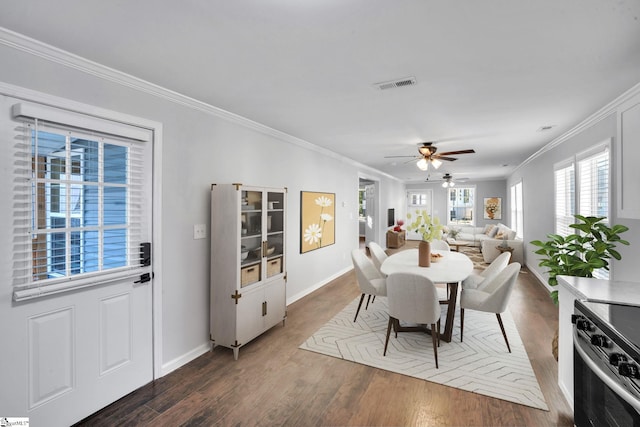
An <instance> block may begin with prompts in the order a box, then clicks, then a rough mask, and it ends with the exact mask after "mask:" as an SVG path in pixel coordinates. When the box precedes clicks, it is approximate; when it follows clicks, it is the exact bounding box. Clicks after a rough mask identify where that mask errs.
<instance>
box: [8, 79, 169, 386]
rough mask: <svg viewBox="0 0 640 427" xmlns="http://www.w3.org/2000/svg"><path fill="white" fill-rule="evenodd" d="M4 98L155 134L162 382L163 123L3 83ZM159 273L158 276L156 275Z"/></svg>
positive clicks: (156, 337)
mask: <svg viewBox="0 0 640 427" xmlns="http://www.w3.org/2000/svg"><path fill="white" fill-rule="evenodd" d="M0 94H2V95H6V96H9V97H13V98H19V99H22V100H25V101H31V102H36V103H40V104H47V105H52V106H55V107H58V108H62V109H65V110H69V111H73V112H77V113H81V114H85V115H90V116H94V117H98V118H101V119H104V120H111V121H115V122H119V123H125V124H128V125H132V126H137V127H141V128H144V129H148V130H149V131H151V133H152V134H153V138H152V140H151V144H152V153H153V154H152V155H153V159H152V165H151V173H152V188H151V191H152V194H153V203H152V210H153V212H152V214H151V218H152V219H151V229H152V233H151V234H152V242H153V243H152V255H153V261H152V266H153V271H154V276H155V277H154V278H153V279H152V280H151V284H150V286H151V302H152V307H151V317H152V319H151V320H152V331H153V332H152V334H153V336H152V341H153V342H152V353H153V354H152V360H151V363H152V372H153V379H154V380H155V379H158V378H160V377H162V376H163V375H164V373H163V370H162V277H163V274H162V265H163V263H162V235H161V227H160V225H161V224H162V218H161V212H162V211H161V207H162V135H163V129H162V123H160V122H157V121H154V120H148V119H143V118H141V117H137V116H132V115H129V114H125V113H120V112H117V111H112V110H107V109H103V108H100V107H96V106H94V105H90V104H84V103H81V102H77V101H72V100H70V99H67V98H62V97H58V96H55V95H49V94H46V93H42V92H39V91H35V90H32V89H27V88H24V87H21V86H16V85H12V84H9V83H4V82H0ZM155 273H157V274H155Z"/></svg>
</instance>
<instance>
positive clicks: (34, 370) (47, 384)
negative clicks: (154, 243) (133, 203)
mask: <svg viewBox="0 0 640 427" xmlns="http://www.w3.org/2000/svg"><path fill="white" fill-rule="evenodd" d="M17 102H20V100H18V99H15V98H10V97H6V96H2V97H0V111H1V112H2V114H0V139H1V140H2V141H4V143H5V152H10V151H11V150H10V146H11V144H10V143H9V141H15V140H16V139H17V138H16V129H17V128H18V127H19V125H16V122H15V121H14V120H12V119H11V106H12V105H13V104H15V103H17ZM67 144H68V143H67ZM141 144H145V146H144V148H143V153H142V162H141V164H140V165H136V166H135V167H140V168H144V171H143V173H141V174H140V176H141V177H142V180H143V181H144V183H143V184H142V185H141V193H140V194H137V195H136V196H135V197H142V198H144V200H145V204H146V205H147V206H152V205H153V204H152V191H151V189H152V185H151V176H152V175H151V162H152V142H144V143H141ZM100 147H101V148H100V150H101V151H105V149H104V148H102V146H100ZM81 151H82V150H76V151H74V152H73V153H72V154H71V155H69V157H68V158H71V157H72V156H75V153H77V152H81ZM47 155H49V156H50V157H51V156H53V155H54V154H46V153H39V154H38V158H39V159H45V160H41V161H42V162H43V164H45V163H46V164H48V165H50V164H51V161H50V160H46V156H47ZM2 157H3V159H2V160H0V162H1V163H0V176H1V177H2V182H4V183H5V185H4V186H0V187H1V188H2V189H1V190H0V196H2V197H3V199H4V200H13V194H14V193H13V191H14V188H13V185H12V184H14V182H15V178H14V177H13V175H12V173H13V171H14V166H15V165H14V163H15V158H14V156H9V155H6V156H2ZM34 158H35V157H34ZM105 158H106V157H105ZM72 161H73V160H72ZM107 161H108V160H105V162H107ZM75 167H76V163H74V166H73V167H69V169H67V171H69V170H72V169H74V168H75ZM129 167H132V166H131V165H130V166H129ZM106 168H107V166H105V173H107V174H108V173H110V172H106V171H107V169H106ZM73 173H78V172H77V171H76V170H75V169H74V172H73ZM70 175H71V173H69V172H67V174H66V175H65V176H66V177H65V178H62V179H61V181H60V182H62V184H61V186H67V187H66V188H67V190H65V191H66V192H65V191H62V190H59V189H58V188H54V187H53V184H52V183H54V182H55V179H59V178H58V177H53V178H51V179H49V178H47V179H49V181H47V182H44V183H42V188H43V189H44V188H45V187H46V190H42V191H41V190H40V187H38V188H37V189H36V190H34V194H36V195H37V196H36V197H40V196H41V193H42V194H45V193H46V198H47V199H46V200H47V201H46V203H45V204H46V205H47V208H46V211H47V212H49V211H53V210H54V209H53V208H51V204H52V203H54V202H55V203H60V204H61V206H62V207H61V208H60V211H61V212H62V214H60V216H59V217H58V216H56V215H54V214H49V213H47V214H46V215H45V214H42V215H40V219H39V221H43V223H44V222H46V221H52V220H56V221H58V220H60V218H62V220H61V221H62V222H61V224H63V225H61V228H66V229H67V237H66V238H65V237H64V236H63V237H60V236H62V233H61V234H58V236H55V235H54V234H53V233H52V234H49V235H48V237H44V238H42V246H41V248H42V249H39V250H40V255H36V253H37V252H38V250H36V249H35V248H34V249H33V257H31V256H30V258H31V259H30V262H32V263H33V268H32V269H31V271H33V274H34V275H35V274H36V273H35V272H36V270H37V269H38V268H42V269H43V271H45V273H38V274H45V277H46V278H50V277H57V276H55V274H57V272H56V271H54V270H55V268H56V263H58V262H59V263H60V265H62V266H63V267H62V268H64V265H65V262H66V265H67V267H66V268H67V272H68V271H69V269H72V268H81V267H77V265H79V264H80V263H87V265H88V264H90V262H89V261H88V260H86V259H83V258H82V257H84V256H85V255H78V252H77V251H76V249H78V248H81V247H83V245H84V246H88V245H91V244H92V242H94V241H95V242H98V241H99V242H100V248H101V249H100V250H98V251H96V253H98V255H99V257H100V258H101V259H102V260H101V261H96V263H100V264H99V265H100V266H102V265H103V264H106V263H109V262H114V261H113V260H114V259H116V256H111V258H110V255H109V253H108V252H109V251H110V246H109V243H108V240H109V239H113V238H114V237H115V236H116V235H117V234H119V230H116V229H117V228H118V227H117V226H111V225H108V224H107V225H106V226H105V227H104V229H103V230H102V231H99V232H92V231H83V233H85V234H84V235H83V236H84V237H82V238H77V236H79V235H81V234H80V232H77V233H76V232H74V231H73V230H71V231H69V230H70V229H72V228H73V227H76V226H77V225H76V222H75V219H74V218H75V217H73V216H72V215H71V216H70V215H67V217H66V218H67V219H66V221H67V222H66V226H65V225H64V224H65V219H64V218H65V216H64V215H65V213H64V210H65V207H64V206H65V203H66V210H67V211H69V210H70V209H74V208H78V206H79V204H80V203H81V202H80V201H79V202H78V203H77V204H76V205H73V203H74V201H73V200H71V201H70V202H65V197H66V198H68V199H73V197H74V194H73V191H74V189H75V188H77V185H76V184H75V182H73V181H72V178H70V177H69V176H70ZM48 176H49V175H48ZM54 178H55V179H54ZM64 180H66V182H65V181H64ZM84 187H86V188H84V189H81V190H76V191H77V192H82V191H85V192H90V191H91V190H90V189H88V187H90V185H85V186H84ZM107 187H108V186H104V188H103V189H100V190H99V192H100V194H103V193H104V198H105V200H107V199H108V198H109V197H112V200H116V202H117V203H113V206H110V205H109V206H106V207H105V208H104V209H101V210H100V214H99V215H100V218H108V217H109V215H111V217H112V218H115V217H116V216H117V214H114V213H113V212H112V211H115V210H116V209H118V208H117V207H114V206H116V205H121V204H122V203H120V199H118V197H119V196H118V194H119V193H120V190H119V189H117V188H116V187H112V188H107ZM52 188H54V189H55V191H53V190H52ZM95 192H96V193H97V192H98V191H97V190H96V191H95ZM101 197H102V196H101ZM128 197H134V196H132V195H129V196H128ZM43 198H44V196H43ZM83 199H84V200H83V203H87V204H89V203H93V202H92V201H91V200H90V199H91V198H90V197H88V196H86V197H83ZM130 200H131V199H128V201H127V202H126V203H127V204H128V203H130ZM38 203H40V202H38ZM105 204H107V202H106V201H105ZM33 210H34V211H42V212H44V211H45V210H44V209H43V208H42V207H41V205H40V204H38V205H37V207H34V208H33ZM82 210H84V211H88V210H89V208H88V207H87V206H84V207H82ZM12 212H13V210H12V209H10V208H9V207H8V206H7V208H5V209H2V210H0V220H2V221H3V223H4V224H5V226H4V227H2V229H1V231H0V237H1V239H0V241H2V242H3V243H2V244H1V246H0V250H1V252H0V258H2V264H1V265H2V267H1V270H0V271H1V272H2V275H3V280H2V283H3V286H2V287H1V288H0V336H1V337H2V345H3V349H2V351H1V352H0V378H2V383H3V386H2V387H0V416H3V417H4V416H7V417H28V418H29V420H30V423H31V425H34V426H40V425H46V426H68V425H71V424H73V423H75V422H77V421H79V420H81V419H83V418H85V417H87V416H89V415H91V414H92V413H94V412H96V411H98V410H99V409H101V408H103V407H105V406H107V405H109V404H110V403H112V402H114V401H115V400H117V399H119V398H120V397H123V396H125V395H126V394H128V393H130V392H132V391H134V390H136V389H137V388H139V387H141V386H143V385H145V384H147V383H149V382H150V381H152V380H153V348H152V342H153V340H152V314H153V313H152V281H148V282H146V283H134V282H135V281H137V280H138V279H139V276H136V277H128V278H126V279H119V280H110V281H108V282H106V283H103V284H100V283H95V282H94V283H87V286H85V287H79V288H74V289H72V290H66V291H64V292H59V293H51V294H50V295H47V296H40V297H36V298H32V299H26V300H24V301H18V302H16V301H14V293H13V291H14V289H13V288H12V282H13V280H12V278H11V276H12V272H13V271H14V269H15V268H16V267H15V262H12V259H13V258H14V257H15V253H13V254H12V250H14V248H13V242H12V239H13V238H12V233H13V232H14V231H13V227H12V224H13V223H14V221H15V218H14V217H13V213H12ZM110 212H111V213H110ZM79 215H82V214H79ZM144 216H145V218H142V221H141V222H142V223H143V224H144V226H143V227H141V229H140V230H139V233H140V234H139V235H138V236H137V238H138V239H141V240H143V241H147V242H151V228H152V227H151V224H152V213H151V209H150V208H149V209H147V210H146V211H145V215H144ZM70 218H72V219H70ZM86 222H89V221H86ZM107 222H108V221H107ZM114 222H117V221H116V220H114ZM110 227H111V228H110ZM74 233H75V234H74ZM91 233H94V234H98V233H102V236H103V237H100V238H97V237H93V236H90V235H91ZM40 238H41V235H40V234H38V235H36V234H34V235H33V238H32V239H33V240H32V242H36V241H37V240H38V239H40ZM56 239H57V240H56ZM65 239H66V242H65ZM74 239H75V240H74ZM32 244H33V245H34V247H35V243H32ZM65 244H66V246H67V247H69V246H70V245H75V246H74V249H73V250H66V255H65V247H64V246H65ZM60 245H62V246H60ZM136 250H137V249H136ZM56 251H58V252H56ZM43 257H46V259H47V260H46V262H45V263H48V264H49V270H48V272H47V271H46V267H44V266H43V267H39V264H38V263H39V262H41V261H40V260H41V259H42V258H43ZM43 265H44V264H43ZM69 265H71V266H72V267H69ZM90 268H97V267H87V269H90ZM100 268H101V267H100ZM151 268H152V267H151V266H148V267H145V268H144V270H143V272H149V273H150V272H151V271H152V270H151ZM30 274H31V273H30ZM100 277H101V276H97V278H96V281H98V282H99V281H100V280H101V279H100ZM70 281H71V278H70ZM35 283H37V282H35ZM64 285H65V284H64V283H61V286H63V287H64ZM43 288H44V286H43ZM34 289H37V288H34ZM29 291H31V292H32V293H33V291H32V290H29ZM36 293H37V292H36Z"/></svg>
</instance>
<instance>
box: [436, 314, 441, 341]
mask: <svg viewBox="0 0 640 427" xmlns="http://www.w3.org/2000/svg"><path fill="white" fill-rule="evenodd" d="M437 325H438V333H437V334H436V337H438V347H440V319H438V323H437Z"/></svg>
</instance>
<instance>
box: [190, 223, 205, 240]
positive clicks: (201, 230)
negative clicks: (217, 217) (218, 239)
mask: <svg viewBox="0 0 640 427" xmlns="http://www.w3.org/2000/svg"><path fill="white" fill-rule="evenodd" d="M206 237H207V225H206V224H196V225H194V226H193V239H194V240H196V239H205V238H206Z"/></svg>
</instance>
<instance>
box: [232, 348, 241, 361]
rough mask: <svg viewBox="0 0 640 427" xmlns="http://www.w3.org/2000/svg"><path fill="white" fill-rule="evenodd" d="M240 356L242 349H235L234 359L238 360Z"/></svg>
mask: <svg viewBox="0 0 640 427" xmlns="http://www.w3.org/2000/svg"><path fill="white" fill-rule="evenodd" d="M239 355H240V347H234V348H233V358H234V360H238V356H239Z"/></svg>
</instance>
